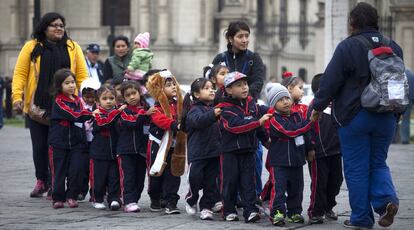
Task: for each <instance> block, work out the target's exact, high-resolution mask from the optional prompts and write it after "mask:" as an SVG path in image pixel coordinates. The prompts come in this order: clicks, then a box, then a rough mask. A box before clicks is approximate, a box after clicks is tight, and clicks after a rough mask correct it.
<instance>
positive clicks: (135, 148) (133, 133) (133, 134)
mask: <svg viewBox="0 0 414 230" xmlns="http://www.w3.org/2000/svg"><path fill="white" fill-rule="evenodd" d="M132 136H133V138H134V150H135V153H138V151H137V145H136V143H135V130H134V131H132Z"/></svg>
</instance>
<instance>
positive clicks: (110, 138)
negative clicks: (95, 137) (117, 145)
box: [109, 133, 114, 160]
mask: <svg viewBox="0 0 414 230" xmlns="http://www.w3.org/2000/svg"><path fill="white" fill-rule="evenodd" d="M109 148H110V149H111V158H112V160H113V159H114V154H113V152H112V137H111V133H109Z"/></svg>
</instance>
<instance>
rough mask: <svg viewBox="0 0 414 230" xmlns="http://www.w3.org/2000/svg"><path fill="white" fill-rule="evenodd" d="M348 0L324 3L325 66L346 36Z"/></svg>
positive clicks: (334, 0) (332, 0) (327, 0)
mask: <svg viewBox="0 0 414 230" xmlns="http://www.w3.org/2000/svg"><path fill="white" fill-rule="evenodd" d="M348 13H349V0H326V1H325V66H326V65H328V63H329V61H330V60H331V58H332V55H333V53H334V51H335V48H336V46H337V45H338V43H339V42H340V41H342V40H343V39H345V38H346V37H347V36H348Z"/></svg>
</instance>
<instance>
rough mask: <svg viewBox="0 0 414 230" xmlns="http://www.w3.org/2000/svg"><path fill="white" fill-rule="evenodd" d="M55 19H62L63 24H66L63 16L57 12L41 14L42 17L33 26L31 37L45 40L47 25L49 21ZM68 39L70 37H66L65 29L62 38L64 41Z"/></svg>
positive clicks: (40, 40)
mask: <svg viewBox="0 0 414 230" xmlns="http://www.w3.org/2000/svg"><path fill="white" fill-rule="evenodd" d="M57 19H60V20H62V22H63V25H66V20H65V17H63V16H62V15H61V14H59V13H56V12H49V13H47V14H45V15H43V17H42V18H41V19H40V21H39V22H38V23H37V25H36V26H35V28H34V30H33V33H32V38H33V39H36V40H38V41H39V42H44V41H45V40H46V34H45V32H46V30H47V27H49V26H50V23H52V22H53V21H55V20H57ZM68 39H70V38H69V37H68V34H67V33H66V30H64V33H63V38H62V40H63V41H64V42H66V41H67V40H68Z"/></svg>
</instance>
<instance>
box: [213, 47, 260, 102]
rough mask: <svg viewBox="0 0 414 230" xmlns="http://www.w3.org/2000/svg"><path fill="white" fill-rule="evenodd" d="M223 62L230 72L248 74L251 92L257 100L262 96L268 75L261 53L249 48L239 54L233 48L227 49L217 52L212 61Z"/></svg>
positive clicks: (215, 63) (214, 62)
mask: <svg viewBox="0 0 414 230" xmlns="http://www.w3.org/2000/svg"><path fill="white" fill-rule="evenodd" d="M222 62H224V63H225V64H226V66H227V67H228V68H229V71H230V72H233V71H239V72H240V73H244V74H246V75H247V76H248V78H247V83H248V85H249V93H250V95H251V96H252V97H253V98H254V99H255V100H257V99H258V98H259V97H260V92H261V91H262V88H263V82H264V78H265V75H266V74H265V66H264V64H263V61H262V58H261V57H260V55H259V54H258V53H255V52H252V51H250V50H248V49H246V50H244V51H241V52H239V53H237V54H235V53H233V51H232V50H231V49H227V51H225V52H223V53H219V54H217V55H216V56H215V57H214V59H213V61H212V62H211V63H213V64H214V65H217V64H220V63H222Z"/></svg>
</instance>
